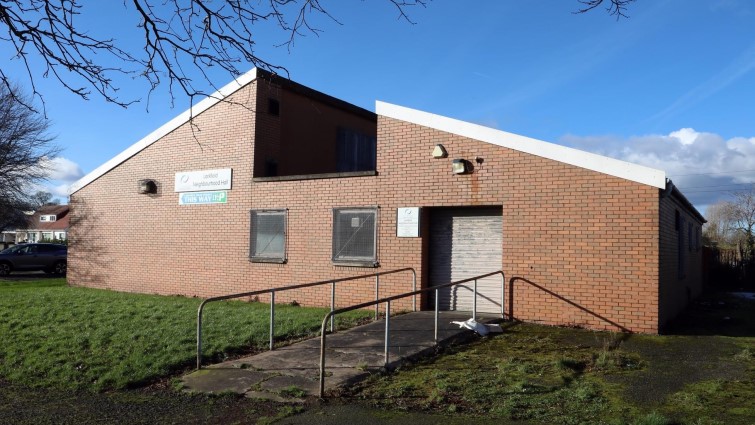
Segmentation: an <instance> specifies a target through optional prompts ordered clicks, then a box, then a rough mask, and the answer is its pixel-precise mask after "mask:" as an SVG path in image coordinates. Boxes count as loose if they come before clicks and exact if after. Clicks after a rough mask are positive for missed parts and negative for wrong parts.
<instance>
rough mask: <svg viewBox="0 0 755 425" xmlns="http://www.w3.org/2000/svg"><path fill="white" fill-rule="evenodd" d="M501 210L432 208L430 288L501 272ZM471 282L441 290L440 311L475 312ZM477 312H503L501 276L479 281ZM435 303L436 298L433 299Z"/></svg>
mask: <svg viewBox="0 0 755 425" xmlns="http://www.w3.org/2000/svg"><path fill="white" fill-rule="evenodd" d="M502 245H503V221H502V217H501V208H500V207H499V208H453V209H433V210H431V212H430V286H434V285H441V284H444V283H449V282H453V281H456V280H461V279H466V278H469V277H473V276H476V275H480V274H485V273H489V272H493V271H496V270H500V269H501V265H502V264H503V260H502V259H503V257H502V249H503V248H502ZM472 287H473V284H472V282H469V283H468V284H464V285H457V286H455V287H451V288H445V289H441V290H440V296H439V298H440V308H441V310H468V311H471V310H472ZM477 290H478V292H480V295H479V296H478V299H477V311H478V312H489V313H500V311H501V277H500V276H499V275H496V276H492V277H488V278H485V279H481V280H479V281H477ZM431 302H434V299H433V300H431Z"/></svg>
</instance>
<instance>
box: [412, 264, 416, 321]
mask: <svg viewBox="0 0 755 425" xmlns="http://www.w3.org/2000/svg"><path fill="white" fill-rule="evenodd" d="M412 292H417V272H416V271H414V269H412ZM412 304H414V311H417V294H414V296H413V297H412Z"/></svg>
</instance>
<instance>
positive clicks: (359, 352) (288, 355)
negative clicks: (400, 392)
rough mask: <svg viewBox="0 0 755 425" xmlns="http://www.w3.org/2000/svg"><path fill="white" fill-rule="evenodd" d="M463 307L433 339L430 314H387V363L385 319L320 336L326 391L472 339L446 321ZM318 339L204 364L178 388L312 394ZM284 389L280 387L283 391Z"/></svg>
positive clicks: (443, 316) (442, 321)
mask: <svg viewBox="0 0 755 425" xmlns="http://www.w3.org/2000/svg"><path fill="white" fill-rule="evenodd" d="M470 317H471V313H469V312H456V311H444V312H441V313H440V316H439V319H438V344H437V345H436V344H435V341H434V340H433V337H434V327H435V325H434V314H433V312H432V311H420V312H413V313H406V314H401V315H398V316H393V317H391V319H390V342H389V349H388V353H389V354H388V357H389V361H388V364H385V354H384V344H385V320H384V319H383V320H379V321H375V322H372V323H369V324H366V325H362V326H357V327H354V328H352V329H348V330H345V331H339V332H336V333H333V334H327V335H326V350H325V353H326V356H325V371H326V373H325V376H326V377H325V388H326V391H330V390H333V389H336V388H338V387H341V386H345V385H350V384H352V383H354V382H357V381H359V380H361V379H364V378H365V377H367V376H369V374H370V373H374V372H376V371H378V370H381V369H383V368H387V369H393V368H395V367H397V366H399V365H400V364H401V363H402V362H404V361H406V360H408V359H413V358H415V357H419V356H423V355H430V354H433V353H435V351H436V349H437V346H438V345H440V346H443V345H448V344H452V343H461V342H464V341H466V340H469V339H471V338H475V335H476V334H474V333H473V332H472V331H470V330H467V329H460V328H459V326H458V325H455V324H452V323H451V322H452V321H464V320H467V319H469V318H470ZM497 320H500V317H499V316H495V315H492V314H487V315H484V314H480V315H478V321H479V322H481V323H490V322H493V321H497ZM319 379H320V338H319V337H318V338H312V339H309V340H306V341H301V342H298V343H295V344H291V345H288V346H285V347H280V348H277V349H275V350H274V351H266V352H264V353H259V354H256V355H254V356H249V357H244V358H240V359H236V360H231V361H227V362H223V363H219V364H215V365H211V366H208V367H205V368H203V369H201V370H198V371H195V372H193V373H190V374H188V375H186V376H184V377H183V384H184V388H185V389H186V390H187V391H194V392H215V393H218V392H223V391H233V392H237V393H239V394H246V395H247V396H248V397H252V398H269V399H275V400H278V399H286V397H285V396H283V397H281V395H280V394H281V391H283V390H290V389H291V388H292V387H295V388H297V389H299V390H301V391H303V393H304V394H306V395H318V393H319V388H320V384H319V382H320V381H319ZM285 392H286V391H284V393H285Z"/></svg>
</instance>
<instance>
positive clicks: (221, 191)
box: [175, 168, 233, 205]
mask: <svg viewBox="0 0 755 425" xmlns="http://www.w3.org/2000/svg"><path fill="white" fill-rule="evenodd" d="M232 174H233V171H232V169H231V168H219V169H216V170H199V171H183V172H178V173H176V186H175V187H176V188H175V191H176V192H179V193H178V205H205V204H225V203H226V202H228V191H227V189H231V184H232ZM207 189H216V190H210V191H208V190H207Z"/></svg>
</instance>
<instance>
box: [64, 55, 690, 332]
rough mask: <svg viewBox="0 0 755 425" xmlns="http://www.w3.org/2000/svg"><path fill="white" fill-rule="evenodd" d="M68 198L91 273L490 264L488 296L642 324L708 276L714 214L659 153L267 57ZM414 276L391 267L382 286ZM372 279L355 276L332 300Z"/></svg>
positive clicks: (157, 284)
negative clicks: (325, 87) (605, 145)
mask: <svg viewBox="0 0 755 425" xmlns="http://www.w3.org/2000/svg"><path fill="white" fill-rule="evenodd" d="M190 120H191V121H190ZM197 128H199V129H201V131H195V129H197ZM103 136H105V135H103ZM70 204H71V229H70V234H69V238H70V247H69V251H68V282H69V284H72V285H79V286H89V287H98V288H109V289H113V290H119V291H129V292H144V293H159V294H179V295H187V296H199V297H210V296H216V295H225V294H232V293H239V292H246V291H253V290H258V289H265V288H272V287H279V286H284V285H288V284H294V283H305V282H313V281H321V280H327V279H336V278H341V277H348V276H355V275H363V274H367V273H370V272H374V271H378V270H382V271H387V270H395V269H399V268H404V267H413V268H414V269H415V270H416V271H417V275H418V278H419V279H418V280H419V282H418V284H419V285H420V286H421V287H422V288H430V287H433V286H435V285H440V284H445V283H448V282H452V281H456V280H459V279H464V278H469V277H472V276H475V275H481V274H484V273H488V272H492V271H496V270H502V271H503V272H504V273H505V276H506V279H505V282H504V285H505V286H504V287H502V285H501V279H500V277H494V278H492V279H480V280H479V282H478V287H479V288H480V291H481V294H482V297H481V298H480V301H479V303H478V311H489V312H493V313H500V312H501V310H502V309H503V310H504V312H505V314H506V316H507V317H510V318H516V319H520V320H524V321H533V322H540V323H547V324H561V325H564V324H566V325H573V326H584V327H588V328H593V329H613V330H621V331H631V332H649V333H657V332H659V331H661V330H662V328H663V326H664V324H665V323H667V322H668V321H669V320H670V319H671V318H673V317H674V316H675V315H676V314H678V313H679V312H680V311H681V310H682V309H683V308H684V306H685V305H686V304H687V303H688V302H689V301H690V300H691V299H693V298H694V297H696V296H697V295H698V294H699V293H700V292H701V290H702V279H701V243H700V242H701V241H700V236H701V226H702V223H703V222H704V221H705V219H704V218H703V217H702V216H701V215H700V213H699V212H698V211H697V210H696V209H695V208H694V207H693V206H692V205H691V204H690V203H689V202H688V201H687V199H686V198H685V197H684V195H683V194H682V193H681V192H680V191H679V190H678V189H677V188H676V187H674V185H673V184H672V183H671V182H670V181H669V180H667V179H666V174H665V172H664V171H662V170H657V169H652V168H648V167H644V166H640V165H636V164H631V163H627V162H623V161H619V160H616V159H612V158H607V157H603V156H600V155H595V154H592V153H588V152H584V151H579V150H576V149H572V148H568V147H564V146H560V145H555V144H552V143H547V142H544V141H540V140H535V139H531V138H527V137H523V136H519V135H515V134H511V133H506V132H504V131H499V130H496V129H492V128H487V127H483V126H480V125H476V124H472V123H468V122H463V121H459V120H455V119H452V118H447V117H443V116H439V115H435V114H431V113H428V112H423V111H419V110H415V109H410V108H405V107H402V106H398V105H392V104H388V103H383V102H378V103H377V106H376V113H373V112H371V111H368V110H365V109H362V108H359V107H357V106H354V105H352V104H349V103H346V102H344V101H342V100H339V99H336V98H333V97H331V96H328V95H326V94H323V93H320V92H317V91H315V90H312V89H310V88H308V87H304V86H302V85H300V84H297V83H295V82H292V81H290V80H286V79H284V78H280V77H278V76H275V75H271V74H270V73H267V72H264V71H260V70H252V71H251V72H249V73H247V74H246V75H244V76H241V77H239V78H238V79H237V80H235V81H234V82H232V83H231V84H229V85H227V86H226V87H224V88H222V89H221V90H220V91H218V92H217V93H215V94H214V95H213V96H210V97H208V98H207V99H205V100H203V101H201V102H200V103H199V104H197V105H195V106H194V107H193V108H192V109H191V110H190V111H187V112H185V113H183V114H181V115H179V116H178V117H176V118H175V119H173V120H171V121H170V122H168V123H166V124H165V125H164V126H162V127H160V128H158V129H157V130H155V131H154V132H153V133H152V134H150V135H148V136H147V137H145V138H144V139H142V140H140V141H139V142H137V143H136V144H134V145H133V146H131V147H129V148H128V149H126V150H125V151H124V152H122V153H121V154H119V155H117V156H116V157H115V158H113V159H111V160H110V161H108V162H106V163H105V164H103V165H102V166H100V167H98V168H97V169H95V170H94V171H92V172H91V173H90V174H88V175H86V176H85V177H83V178H82V179H81V180H80V181H79V182H77V183H76V184H74V185H73V186H72V189H71V198H70ZM411 289H412V288H411V282H410V279H407V278H406V277H405V276H399V275H390V276H385V277H384V278H383V277H381V278H380V295H381V296H389V295H393V294H398V293H404V292H408V291H410V290H411ZM439 292H440V293H439V302H440V305H441V307H442V308H443V309H453V310H469V309H470V306H471V304H472V301H471V290H470V287H469V286H457V287H455V288H453V289H449V290H443V291H439ZM502 294H503V295H505V300H502ZM330 296H331V294H330V287H329V286H328V287H318V288H308V289H307V290H303V291H300V292H297V293H281V294H280V295H279V297H277V298H276V300H278V301H280V302H288V301H293V300H296V301H297V302H298V303H301V304H304V305H323V306H324V305H329V303H330ZM374 297H375V289H374V285H373V280H371V279H370V280H367V281H356V282H353V283H351V284H344V285H339V286H338V289H337V291H336V305H337V306H347V305H353V304H355V303H359V302H364V301H368V300H370V299H374ZM420 304H421V305H422V307H423V308H430V306H433V305H434V299H433V297H432V296H429V297H424V298H423V299H422V300H421V302H420ZM396 308H397V309H401V308H409V307H408V305H407V306H404V307H401V306H397V307H396Z"/></svg>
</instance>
